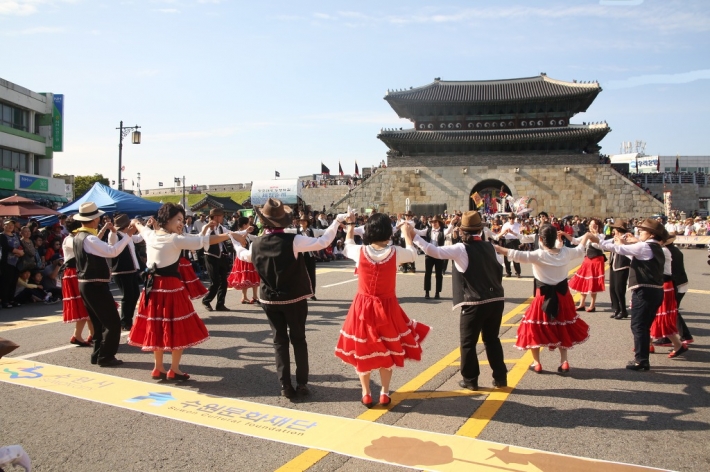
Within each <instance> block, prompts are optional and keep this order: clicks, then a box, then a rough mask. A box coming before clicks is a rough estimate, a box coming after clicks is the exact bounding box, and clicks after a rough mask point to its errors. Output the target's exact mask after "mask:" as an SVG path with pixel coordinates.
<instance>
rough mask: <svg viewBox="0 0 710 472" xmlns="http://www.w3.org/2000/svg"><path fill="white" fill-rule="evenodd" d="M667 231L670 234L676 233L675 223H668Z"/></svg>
mask: <svg viewBox="0 0 710 472" xmlns="http://www.w3.org/2000/svg"><path fill="white" fill-rule="evenodd" d="M666 231H668V232H669V233H670V232H673V231H675V223H666Z"/></svg>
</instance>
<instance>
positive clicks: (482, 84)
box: [384, 74, 602, 119]
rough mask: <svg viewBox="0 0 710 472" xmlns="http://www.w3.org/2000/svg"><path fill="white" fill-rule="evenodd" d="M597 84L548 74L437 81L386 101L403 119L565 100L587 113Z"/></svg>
mask: <svg viewBox="0 0 710 472" xmlns="http://www.w3.org/2000/svg"><path fill="white" fill-rule="evenodd" d="M601 90H602V89H601V87H600V86H599V83H598V82H587V83H582V82H565V81H562V80H556V79H551V78H549V77H547V75H545V74H541V75H539V76H536V77H526V78H520V79H507V80H481V81H476V80H470V81H444V80H440V79H436V80H434V82H432V83H430V84H429V85H424V86H423V87H416V88H411V89H408V90H388V91H387V95H385V97H384V98H385V100H387V102H389V104H390V106H392V108H393V109H394V110H395V111H396V112H397V114H398V115H399V116H400V117H401V118H409V119H414V118H416V117H417V115H418V116H422V114H426V113H427V111H428V110H431V113H432V114H435V113H441V112H442V110H443V109H445V108H446V106H447V105H448V106H450V107H451V106H453V107H454V108H456V105H459V108H460V105H461V104H471V105H490V104H495V103H511V102H521V103H525V102H549V101H558V100H564V101H566V102H568V103H569V111H570V112H573V113H579V112H581V111H585V110H586V109H587V107H588V106H589V105H590V104H591V103H592V102H593V101H594V99H595V98H596V96H597V94H598V93H599V92H601Z"/></svg>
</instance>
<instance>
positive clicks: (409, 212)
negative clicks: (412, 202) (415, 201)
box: [404, 210, 417, 216]
mask: <svg viewBox="0 0 710 472" xmlns="http://www.w3.org/2000/svg"><path fill="white" fill-rule="evenodd" d="M404 216H417V215H415V214H414V212H412V210H409V211H408V212H407V213H405V214H404Z"/></svg>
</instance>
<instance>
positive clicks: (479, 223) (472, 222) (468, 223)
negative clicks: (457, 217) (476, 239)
mask: <svg viewBox="0 0 710 472" xmlns="http://www.w3.org/2000/svg"><path fill="white" fill-rule="evenodd" d="M461 229H462V230H463V231H469V232H472V233H478V232H479V231H481V230H482V229H483V220H482V219H481V214H480V213H478V212H477V211H475V210H472V211H467V212H466V213H464V214H463V216H462V217H461Z"/></svg>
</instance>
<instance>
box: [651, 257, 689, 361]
mask: <svg viewBox="0 0 710 472" xmlns="http://www.w3.org/2000/svg"><path fill="white" fill-rule="evenodd" d="M663 255H664V256H666V261H665V263H664V264H663V302H662V303H661V306H660V307H658V311H657V312H656V318H655V319H654V320H653V324H652V325H651V340H652V341H653V339H661V338H668V339H670V340H671V343H673V350H672V351H671V352H670V353H669V354H668V357H670V358H671V359H672V358H674V357H678V356H680V355H681V354H683V353H684V352H686V351H687V350H688V346H687V344H684V343H683V342H681V340H680V335H679V334H678V324H677V319H678V304H677V303H676V299H675V288H674V287H673V280H672V278H671V271H672V257H673V256H672V255H671V252H670V251H669V250H668V248H665V247H664V248H663ZM654 350H655V349H654V347H653V344H651V351H650V352H654Z"/></svg>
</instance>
